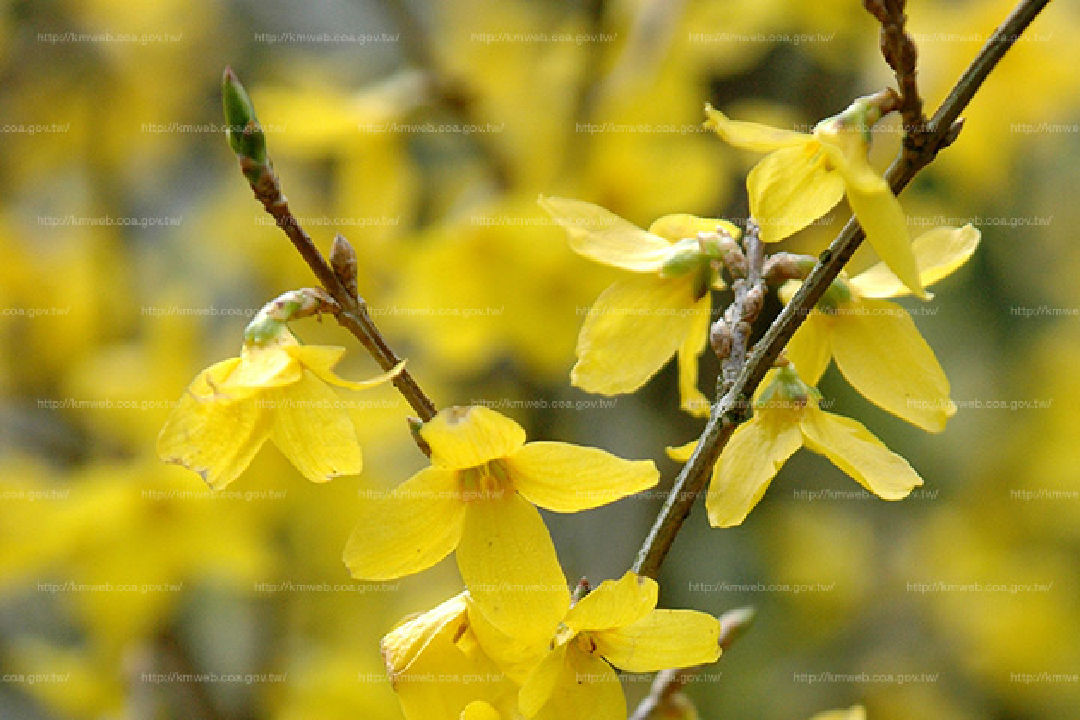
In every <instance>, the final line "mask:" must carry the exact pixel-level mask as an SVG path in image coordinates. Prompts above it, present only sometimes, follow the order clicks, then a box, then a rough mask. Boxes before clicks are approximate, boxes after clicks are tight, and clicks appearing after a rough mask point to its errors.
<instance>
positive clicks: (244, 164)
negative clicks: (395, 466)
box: [223, 68, 436, 450]
mask: <svg viewBox="0 0 1080 720" xmlns="http://www.w3.org/2000/svg"><path fill="white" fill-rule="evenodd" d="M223 93H224V96H225V116H226V122H227V123H228V124H229V125H228V127H229V144H230V145H231V146H232V148H233V150H234V151H235V152H236V154H237V157H238V159H239V161H240V169H241V170H242V171H243V173H244V176H245V177H246V178H247V179H248V183H249V184H250V185H251V189H252V191H254V193H255V197H256V199H258V200H259V202H261V203H262V205H263V207H264V208H265V209H266V212H267V213H269V214H270V216H271V217H273V218H274V221H275V222H276V223H277V226H278V227H280V228H281V230H282V232H284V233H285V235H286V236H288V238H289V240H290V241H291V242H292V244H293V246H294V247H295V248H296V250H297V251H298V252H299V253H300V257H302V258H303V259H304V262H306V263H307V264H308V267H310V268H311V271H312V272H313V273H314V274H315V277H316V278H318V280H319V282H320V283H321V284H322V286H323V287H324V288H325V289H326V292H327V293H329V294H330V297H331V298H333V299H334V300H335V301H336V302H337V304H338V305H339V306H340V308H339V309H338V310H337V311H336V312H335V317H336V318H337V321H338V323H340V324H341V326H342V327H344V328H345V329H346V330H348V331H349V332H351V333H352V334H353V335H354V336H355V337H356V339H357V340H359V341H360V344H361V345H363V346H364V349H366V350H367V351H368V353H370V354H371V356H372V357H373V358H375V362H377V363H378V364H379V367H381V368H382V369H383V370H391V369H393V368H395V367H397V366H398V365H399V364H400V363H401V359H400V358H399V357H398V356H397V355H396V354H395V353H394V351H393V350H392V349H391V348H390V346H389V345H388V344H387V342H386V340H385V338H383V336H382V333H380V332H379V329H378V327H376V325H375V322H374V320H372V319H371V315H370V314H369V313H368V310H367V304H366V303H365V302H364V300H363V299H362V298H360V297H358V296H357V295H356V294H355V293H353V292H350V290H349V288H348V287H347V286H346V283H347V282H349V278H348V277H346V278H345V280H344V282H343V280H342V278H341V277H339V276H338V274H337V273H335V272H334V269H333V268H332V267H331V266H330V263H328V262H327V261H326V258H324V257H323V255H322V253H321V252H319V249H318V248H317V247H316V246H315V242H314V241H313V240H312V239H311V236H309V235H308V234H307V233H306V232H305V231H304V229H303V228H302V227H301V226H300V221H299V220H297V219H296V216H294V215H293V214H292V211H291V210H290V209H289V202H288V200H287V199H286V198H285V194H284V193H283V192H282V191H281V183H280V182H279V180H278V177H277V174H276V173H275V172H274V167H273V163H272V162H271V161H270V157H269V155H268V154H267V152H266V143H265V140H264V138H263V135H262V129H261V128H260V127H259V125H258V120H257V119H256V117H255V110H254V108H253V107H252V105H251V100H250V98H248V96H247V93H246V92H245V91H244V89H243V86H242V85H240V81H239V79H238V78H237V77H236V74H235V73H234V72H233V71H232V69H231V68H226V69H225V74H224V78H223ZM339 244H340V242H339ZM392 382H393V383H394V387H396V388H397V390H398V392H400V393H401V395H402V397H404V398H405V400H406V401H408V403H409V405H411V406H412V408H413V410H414V411H415V412H416V414H417V415H419V416H420V419H421V420H423V421H425V422H426V421H428V420H430V419H431V418H433V417H434V416H435V412H436V409H435V405H434V403H432V402H431V400H430V399H429V398H428V396H427V395H426V394H425V393H424V391H423V390H422V389H421V388H420V386H419V385H418V384H417V382H416V381H415V380H414V379H413V377H412V375H410V374H409V372H408V370H404V369H403V370H401V372H399V373H398V374H397V376H396V377H394V379H393V381H392ZM421 449H422V450H424V449H425V448H424V446H421Z"/></svg>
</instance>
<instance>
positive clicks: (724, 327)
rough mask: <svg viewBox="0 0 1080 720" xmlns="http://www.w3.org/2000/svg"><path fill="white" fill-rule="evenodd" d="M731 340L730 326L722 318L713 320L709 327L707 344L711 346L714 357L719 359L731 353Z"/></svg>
mask: <svg viewBox="0 0 1080 720" xmlns="http://www.w3.org/2000/svg"><path fill="white" fill-rule="evenodd" d="M733 340H734V338H733V336H732V333H731V326H730V325H728V324H727V323H726V322H724V320H723V318H721V319H719V320H717V321H716V322H714V323H713V324H712V327H711V328H709V345H711V346H712V349H713V352H714V353H716V357H718V358H720V359H721V360H723V359H724V358H726V357H727V356H728V355H730V354H731V343H732V342H733Z"/></svg>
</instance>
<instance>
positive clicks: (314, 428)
mask: <svg viewBox="0 0 1080 720" xmlns="http://www.w3.org/2000/svg"><path fill="white" fill-rule="evenodd" d="M256 402H257V403H258V404H260V406H262V407H264V408H266V409H268V412H270V413H271V414H272V415H273V418H274V426H273V430H272V432H271V436H270V437H271V438H272V439H273V441H274V444H275V445H277V447H278V449H279V450H281V453H282V454H283V455H284V456H285V457H287V458H289V462H291V463H292V464H293V465H294V466H295V467H296V469H297V470H299V471H300V473H301V474H302V475H303V476H304V477H306V478H307V479H308V480H310V481H312V482H317V483H318V482H327V481H328V480H330V479H331V478H335V477H338V476H339V475H357V474H359V473H360V470H361V469H362V468H363V465H364V463H363V453H362V452H361V450H360V443H359V441H358V440H357V439H356V427H355V426H353V423H352V419H351V418H350V417H349V413H348V412H347V411H346V410H345V408H344V407H342V406H341V400H340V399H339V398H338V396H337V395H336V394H334V391H333V390H331V389H330V388H329V387H327V386H326V384H325V383H323V381H322V380H319V379H318V378H316V377H315V376H314V375H313V374H311V373H308V372H305V373H304V374H303V377H302V379H301V380H299V381H298V382H295V383H293V384H291V385H287V386H285V387H279V388H273V389H271V390H267V391H266V392H265V393H263V395H262V396H261V397H260V398H259V399H258V400H257V401H256Z"/></svg>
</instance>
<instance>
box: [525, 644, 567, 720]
mask: <svg viewBox="0 0 1080 720" xmlns="http://www.w3.org/2000/svg"><path fill="white" fill-rule="evenodd" d="M565 670H566V645H558V646H556V647H555V648H554V649H553V650H552V651H551V652H549V653H547V655H546V656H545V657H544V659H543V660H541V661H540V664H539V665H537V666H536V667H535V668H534V669H533V671H532V672H531V673H529V676H528V678H526V680H525V683H524V684H523V685H522V686H521V691H520V692H519V693H518V709H519V710H521V714H522V715H524V716H525V717H527V718H531V717H534V716H535V715H536V714H537V713H539V712H540V710H541V708H543V707H544V705H546V704H547V701H548V700H549V699H550V698H551V694H552V692H554V691H555V688H556V686H557V685H558V684H559V680H560V679H562V677H563V673H564V672H565Z"/></svg>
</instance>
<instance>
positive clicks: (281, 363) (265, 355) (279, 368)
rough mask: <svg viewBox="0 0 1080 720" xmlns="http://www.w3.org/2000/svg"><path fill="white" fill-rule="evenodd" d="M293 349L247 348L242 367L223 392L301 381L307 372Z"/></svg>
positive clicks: (231, 374) (231, 375) (227, 380)
mask: <svg viewBox="0 0 1080 720" xmlns="http://www.w3.org/2000/svg"><path fill="white" fill-rule="evenodd" d="M293 347H296V346H294V345H288V344H285V345H282V344H275V345H268V346H265V347H264V346H261V345H245V346H244V349H243V351H242V353H241V356H240V357H241V360H240V365H239V367H237V368H236V370H234V371H233V372H232V373H230V374H229V376H228V378H226V379H225V384H224V385H223V388H225V389H231V388H271V387H281V386H283V385H289V384H291V383H294V382H297V381H298V380H300V378H301V376H302V375H303V373H304V368H303V366H302V365H300V363H298V362H297V361H296V360H295V359H294V358H293V356H292V355H291V354H290V353H289V350H291V349H292V348H293Z"/></svg>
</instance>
